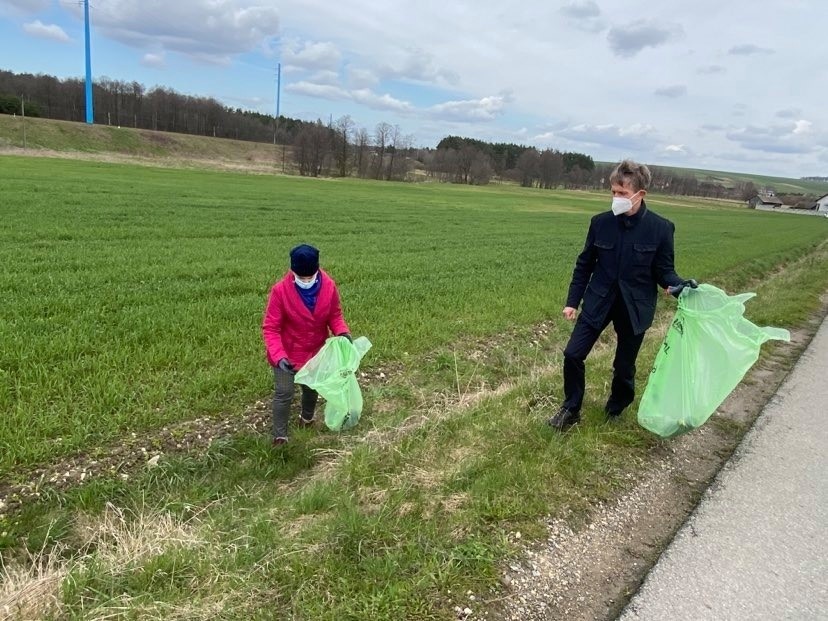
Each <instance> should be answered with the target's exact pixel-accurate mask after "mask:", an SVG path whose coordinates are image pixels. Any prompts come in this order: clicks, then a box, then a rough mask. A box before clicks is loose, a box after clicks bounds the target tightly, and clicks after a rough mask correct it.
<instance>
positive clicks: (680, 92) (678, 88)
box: [655, 84, 687, 99]
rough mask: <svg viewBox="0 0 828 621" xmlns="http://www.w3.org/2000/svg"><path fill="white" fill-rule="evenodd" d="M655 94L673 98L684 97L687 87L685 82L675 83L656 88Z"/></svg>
mask: <svg viewBox="0 0 828 621" xmlns="http://www.w3.org/2000/svg"><path fill="white" fill-rule="evenodd" d="M655 94H656V95H659V96H660V97H669V98H671V99H675V98H676V97H682V96H684V95H686V94H687V87H686V86H685V85H684V84H675V85H673V86H665V87H662V88H657V89H656V90H655Z"/></svg>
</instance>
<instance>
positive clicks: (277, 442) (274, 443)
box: [270, 436, 288, 447]
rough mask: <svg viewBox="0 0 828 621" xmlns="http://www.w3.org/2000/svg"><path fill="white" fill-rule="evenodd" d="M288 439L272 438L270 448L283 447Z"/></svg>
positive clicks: (281, 437) (282, 437)
mask: <svg viewBox="0 0 828 621" xmlns="http://www.w3.org/2000/svg"><path fill="white" fill-rule="evenodd" d="M287 441H288V439H287V438H285V437H284V436H279V437H278V438H273V441H272V442H271V443H270V446H274V447H275V446H283V445H285V444H287Z"/></svg>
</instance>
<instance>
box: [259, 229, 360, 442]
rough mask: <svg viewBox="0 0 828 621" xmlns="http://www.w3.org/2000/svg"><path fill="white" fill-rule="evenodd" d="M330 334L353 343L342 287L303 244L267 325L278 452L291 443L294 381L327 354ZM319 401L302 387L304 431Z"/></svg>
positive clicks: (271, 303)
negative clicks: (322, 353) (310, 362)
mask: <svg viewBox="0 0 828 621" xmlns="http://www.w3.org/2000/svg"><path fill="white" fill-rule="evenodd" d="M329 333H333V334H334V335H336V336H345V337H347V338H348V340H350V339H351V335H350V330H349V329H348V324H346V323H345V319H344V318H343V317H342V307H341V306H340V303H339V292H338V291H337V288H336V283H335V282H334V281H333V278H331V277H330V276H328V274H326V273H325V272H324V271H322V270H321V269H319V250H317V249H316V248H314V247H313V246H309V245H307V244H301V245H299V246H296V247H295V248H294V249H293V250H291V251H290V271H289V272H288V273H287V274H286V275H285V277H284V278H282V280H280V281H279V282H277V283H276V284H275V285H273V288H272V289H271V290H270V299H269V300H268V301H267V308H266V309H265V314H264V320H263V321H262V336H263V337H264V342H265V347H266V349H267V360H268V362H269V363H270V365H271V366H272V367H273V375H274V383H275V390H274V393H273V446H279V445H282V444H284V443H285V442H287V440H288V435H287V427H288V415H289V413H290V403H291V401H292V400H293V392H294V383H293V376H294V375H295V374H296V372H297V371H298V370H299V369H301V368H302V367H303V366H304V365H305V363H306V362H307V361H308V360H310V359H311V358H313V357H314V356H315V355H316V354H317V353H318V352H319V350H320V349H322V346H323V345H324V344H325V340H326V339H327V338H328V335H329ZM318 396H319V395H318V394H317V393H316V391H314V390H311V389H310V388H308V387H307V386H302V413H301V416H300V417H299V423H300V424H301V425H303V426H310V425H312V424H313V414H314V410H315V409H316V400H317V398H318Z"/></svg>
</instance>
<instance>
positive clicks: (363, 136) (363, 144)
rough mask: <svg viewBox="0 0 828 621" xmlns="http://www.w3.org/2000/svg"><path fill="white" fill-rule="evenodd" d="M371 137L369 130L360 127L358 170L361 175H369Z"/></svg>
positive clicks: (357, 139)
mask: <svg viewBox="0 0 828 621" xmlns="http://www.w3.org/2000/svg"><path fill="white" fill-rule="evenodd" d="M370 143H371V137H370V136H369V135H368V130H367V129H365V128H364V127H360V128H359V130H358V131H357V133H356V170H357V174H358V175H359V176H360V177H363V178H365V177H367V176H368V145H369V144H370Z"/></svg>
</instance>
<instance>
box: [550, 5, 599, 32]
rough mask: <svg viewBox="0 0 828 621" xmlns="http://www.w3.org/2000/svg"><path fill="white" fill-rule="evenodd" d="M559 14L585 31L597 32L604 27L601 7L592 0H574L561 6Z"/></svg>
mask: <svg viewBox="0 0 828 621" xmlns="http://www.w3.org/2000/svg"><path fill="white" fill-rule="evenodd" d="M561 14H563V15H564V16H565V17H566V18H567V19H568V20H569V21H570V22H571V23H573V24H574V25H575V26H576V27H577V28H580V29H581V30H586V31H587V32H599V31H601V30H603V29H604V28H605V27H606V24H605V22H604V20H603V19H601V8H600V7H599V6H598V4H597V3H595V2H594V1H593V0H574V1H573V2H570V3H569V4H567V5H565V6H563V7H562V8H561Z"/></svg>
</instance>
